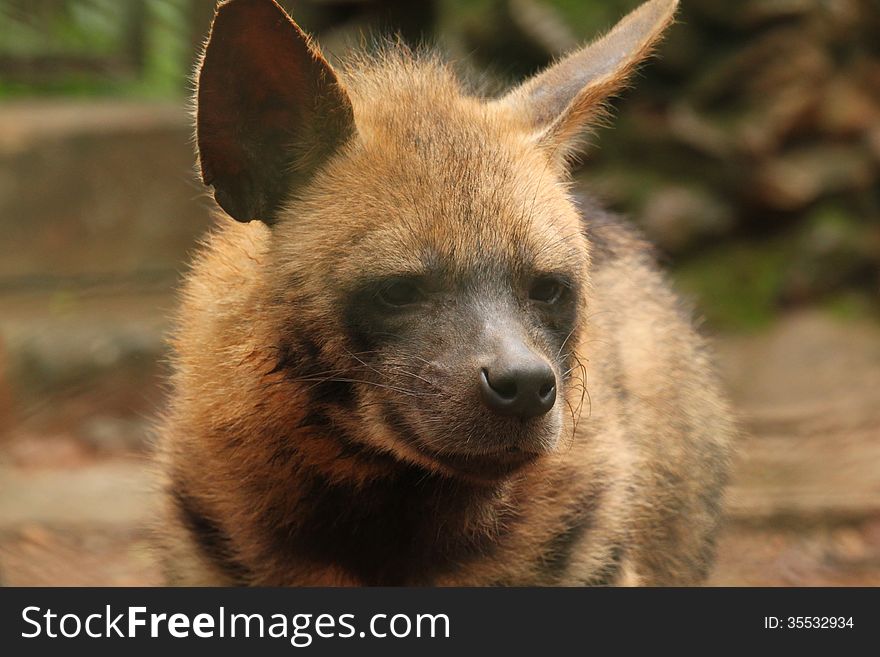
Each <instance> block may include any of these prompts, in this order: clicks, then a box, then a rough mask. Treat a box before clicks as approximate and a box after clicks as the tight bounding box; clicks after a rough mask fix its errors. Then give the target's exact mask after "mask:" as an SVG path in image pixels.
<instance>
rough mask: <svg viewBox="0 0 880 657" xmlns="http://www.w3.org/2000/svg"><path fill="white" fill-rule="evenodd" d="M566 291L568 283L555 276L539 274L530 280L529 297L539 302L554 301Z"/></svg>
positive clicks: (559, 298) (560, 297)
mask: <svg viewBox="0 0 880 657" xmlns="http://www.w3.org/2000/svg"><path fill="white" fill-rule="evenodd" d="M567 292H568V285H566V283H565V282H564V281H562V280H560V279H558V278H556V277H555V276H541V277H540V278H536V279H535V280H534V281H533V282H532V287H530V288H529V299H531V300H532V301H537V302H539V303H547V304H551V303H556V302H558V301H560V300H561V299H562V298H563V297H564V296H565V294H566V293H567Z"/></svg>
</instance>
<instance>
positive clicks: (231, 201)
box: [196, 0, 354, 224]
mask: <svg viewBox="0 0 880 657" xmlns="http://www.w3.org/2000/svg"><path fill="white" fill-rule="evenodd" d="M196 103H197V114H196V130H197V141H198V149H199V165H200V167H201V175H202V181H203V182H204V183H205V184H206V185H211V186H213V187H214V198H215V199H216V200H217V203H218V204H219V205H220V207H222V208H223V209H224V210H225V211H226V212H227V213H229V215H230V216H232V217H233V218H235V219H237V220H239V221H250V220H252V219H260V220H262V221H264V222H266V223H267V224H271V223H273V222H274V221H275V218H276V215H277V212H278V210H279V209H280V207H281V206H282V204H283V203H284V201H285V199H286V196H287V195H288V194H289V193H290V192H291V191H292V190H293V189H294V188H295V187H296V186H297V185H301V184H302V183H304V182H305V181H306V180H307V179H308V177H309V176H310V175H311V174H312V173H313V172H314V170H315V169H316V168H317V167H318V166H320V164H321V163H322V162H323V161H324V160H325V159H326V158H327V157H329V156H330V155H331V154H332V153H333V152H334V151H335V150H336V149H338V148H339V147H340V146H341V145H342V144H343V143H344V142H345V141H347V140H348V138H349V137H351V135H352V134H353V132H354V120H353V116H352V109H351V103H350V101H349V99H348V96H347V95H346V93H345V91H344V90H343V89H342V87H341V86H340V85H339V80H338V79H337V77H336V74H335V73H334V71H333V69H332V68H331V67H330V65H329V64H328V63H327V61H326V60H325V59H324V58H323V57H322V56H321V54H320V52H318V50H317V49H316V48H314V47H313V46H312V44H311V43H310V41H309V38H308V37H307V36H306V35H305V34H304V33H303V31H302V30H301V29H300V28H299V26H298V25H297V24H296V23H294V22H293V21H292V20H291V19H290V17H289V16H288V15H287V14H286V13H285V12H284V10H283V9H282V8H281V7H280V6H279V5H278V4H277V3H275V2H274V0H228V2H222V3H221V4H220V5H219V7H218V8H217V13H216V15H215V16H214V23H213V25H212V26H211V34H210V37H209V39H208V45H207V48H206V49H205V55H204V57H203V59H202V63H201V68H200V70H199V73H198V87H197V92H196Z"/></svg>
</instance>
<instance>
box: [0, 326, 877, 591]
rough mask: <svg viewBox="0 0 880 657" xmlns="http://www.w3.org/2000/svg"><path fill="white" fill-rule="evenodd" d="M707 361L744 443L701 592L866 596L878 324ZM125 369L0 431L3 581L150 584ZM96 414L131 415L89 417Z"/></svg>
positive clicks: (141, 460)
mask: <svg viewBox="0 0 880 657" xmlns="http://www.w3.org/2000/svg"><path fill="white" fill-rule="evenodd" d="M122 314H124V315H126V317H128V319H129V320H131V321H132V322H135V323H136V322H137V316H136V315H134V316H130V315H129V313H127V312H125V313H122ZM81 338H82V336H80V339H81ZM717 348H718V352H719V361H720V363H721V366H722V371H723V375H724V378H725V380H726V382H727V384H728V387H729V389H730V391H731V395H732V397H733V399H734V400H735V403H736V406H737V409H738V412H739V414H740V417H741V421H742V425H743V427H744V430H745V431H744V438H743V440H742V444H741V449H740V450H739V454H738V457H737V462H736V471H735V477H734V481H733V485H732V486H731V488H730V491H729V495H728V504H727V508H728V518H727V521H726V524H725V529H724V531H723V534H722V536H721V541H720V545H719V549H718V561H717V566H716V568H715V570H714V572H713V574H712V577H711V579H710V583H711V584H713V585H730V586H750V585H769V586H777V585H778V586H786V585H805V586H813V585H843V586H847V585H878V586H880V326H877V325H875V324H871V323H853V322H846V323H843V322H840V321H838V320H835V319H833V318H831V317H828V316H826V315H824V314H821V313H818V312H803V313H799V314H796V315H791V316H789V317H787V318H785V319H784V320H782V321H780V322H779V323H778V324H777V325H775V326H774V327H773V328H772V329H770V330H767V331H764V332H761V333H757V334H753V335H749V336H736V337H727V338H719V339H718V340H717ZM2 363H3V360H2V352H0V374H2V368H3V364H2ZM126 371H127V370H126V369H125V367H119V368H116V370H115V374H113V375H112V376H105V377H103V378H102V379H100V381H99V382H98V383H94V384H89V385H88V386H85V387H84V388H83V387H79V388H78V387H76V386H75V385H74V386H72V387H70V388H69V389H68V392H67V393H65V394H64V395H56V396H50V397H47V398H46V400H45V401H44V402H43V403H42V404H41V403H32V408H33V409H35V410H33V412H31V413H29V414H28V417H27V418H25V420H24V421H19V422H16V423H15V425H14V426H10V427H6V430H5V431H4V428H3V427H2V426H0V436H3V435H5V436H6V438H5V439H3V440H0V581H2V583H3V584H6V585H22V586H31V585H154V584H159V583H160V578H159V574H158V572H157V569H156V566H155V561H154V559H153V557H152V555H151V552H150V548H149V536H148V532H147V529H146V527H147V524H148V520H149V518H150V517H151V514H152V512H153V509H154V508H155V503H156V496H155V494H154V492H153V489H152V482H151V477H150V466H149V448H148V447H147V446H146V444H147V443H146V441H145V435H146V434H147V433H148V426H149V417H148V416H149V413H150V412H151V409H152V408H153V407H154V406H155V404H156V403H159V402H158V399H160V394H159V387H158V386H157V385H156V376H157V374H156V373H155V372H153V373H151V374H149V376H148V377H147V378H146V379H143V376H144V375H142V374H138V375H137V376H135V375H134V374H132V375H130V376H129V375H127V374H126ZM132 371H134V370H132ZM138 376H140V377H141V378H138ZM2 381H3V377H2V376H0V384H2ZM133 388H134V390H133ZM143 389H146V390H148V392H146V393H145V392H143ZM8 395H9V393H8V391H7V392H6V393H4V391H3V389H2V387H0V418H3V417H9V413H7V414H5V415H4V413H3V405H4V404H5V405H6V406H7V409H8V408H9V407H10V406H11V403H12V402H11V400H10V399H9V397H8ZM34 395H35V397H37V396H38V395H39V391H37V392H35V393H34ZM127 397H131V398H132V399H134V400H135V401H134V402H132V401H131V400H128V401H125V399H126V398H127ZM120 400H123V401H120ZM108 404H109V405H111V406H113V407H114V408H117V407H123V406H124V407H126V408H130V407H135V408H139V409H140V410H139V411H137V412H135V413H132V414H117V415H113V414H107V413H96V412H95V411H94V409H95V408H102V407H107V405H108Z"/></svg>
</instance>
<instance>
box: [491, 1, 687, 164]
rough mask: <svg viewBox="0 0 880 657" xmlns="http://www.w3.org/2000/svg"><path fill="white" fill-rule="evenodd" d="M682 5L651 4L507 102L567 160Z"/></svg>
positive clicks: (539, 76) (513, 93) (503, 100)
mask: <svg viewBox="0 0 880 657" xmlns="http://www.w3.org/2000/svg"><path fill="white" fill-rule="evenodd" d="M677 6H678V0H649V2H646V3H644V4H643V5H641V6H640V7H639V8H638V9H636V10H635V11H633V12H632V13H630V14H629V15H628V16H626V17H625V18H624V19H623V20H621V21H620V22H619V23H618V24H617V25H616V26H615V27H614V29H612V30H611V31H610V32H609V33H608V34H606V35H605V36H604V37H602V38H600V39H598V40H596V41H594V42H593V43H591V44H589V45H588V46H585V47H583V48H581V49H580V50H577V51H575V52H573V53H571V54H570V55H568V56H566V57H565V58H563V59H562V60H560V61H559V62H557V63H555V64H553V65H552V66H550V67H549V68H548V69H546V70H545V71H543V72H541V73H539V74H537V75H536V76H534V77H533V78H531V79H530V80H527V81H526V82H524V83H523V84H522V85H520V86H519V87H517V88H516V89H514V90H513V91H511V92H510V93H509V94H507V95H506V96H504V97H503V98H501V99H500V100H499V101H497V102H499V103H500V104H502V105H504V106H507V107H508V108H509V109H510V110H512V111H513V112H514V113H515V114H516V115H517V116H518V117H519V118H520V119H521V120H522V121H523V123H524V124H525V129H526V130H528V131H530V132H532V133H533V134H534V136H535V137H536V138H537V139H539V140H541V141H542V142H544V143H545V144H547V146H548V147H549V148H550V149H552V150H553V151H554V152H555V153H560V154H561V158H563V159H564V158H565V156H566V155H567V154H568V151H569V149H572V148H574V147H575V146H576V145H577V140H578V137H579V136H580V135H581V134H582V133H583V131H584V129H585V128H586V127H588V126H589V124H590V122H591V121H592V120H595V119H596V117H597V115H601V113H602V110H603V106H604V103H605V101H607V99H608V98H609V97H610V96H612V95H613V94H614V93H616V92H617V91H619V90H620V89H621V87H623V86H624V85H625V84H626V82H627V80H628V79H629V77H630V75H631V74H632V73H633V71H634V70H635V68H636V67H637V66H638V64H639V63H640V62H641V61H642V60H644V59H645V58H646V57H647V56H648V55H649V54H650V53H651V50H652V48H653V46H654V45H655V44H656V43H657V41H658V39H659V38H660V35H661V34H662V33H663V31H664V30H665V29H666V27H667V26H668V25H669V24H670V23H671V22H672V17H673V15H674V14H675V10H676V8H677Z"/></svg>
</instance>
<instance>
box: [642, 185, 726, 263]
mask: <svg viewBox="0 0 880 657" xmlns="http://www.w3.org/2000/svg"><path fill="white" fill-rule="evenodd" d="M639 218H640V221H641V225H642V227H643V228H644V230H645V233H646V234H647V235H648V237H649V238H650V239H651V241H652V242H653V243H654V244H656V245H657V246H659V247H660V248H661V249H662V250H663V251H665V252H666V253H669V254H679V253H682V252H684V251H686V250H687V249H689V248H692V247H693V246H694V245H696V244H699V243H700V242H702V241H703V240H706V239H709V238H714V237H718V236H720V235H723V234H724V233H726V232H727V231H729V230H730V228H731V226H732V225H733V213H732V212H731V210H730V208H729V207H727V206H726V205H724V204H723V203H721V202H720V201H718V199H716V198H714V197H713V196H711V195H709V194H707V193H706V192H704V191H702V190H700V189H692V188H688V187H673V186H669V187H665V188H662V189H661V190H659V191H658V192H656V193H655V194H654V195H652V196H651V197H650V198H649V199H648V202H647V203H646V205H645V206H644V207H643V208H642V211H641V213H640V214H639Z"/></svg>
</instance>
